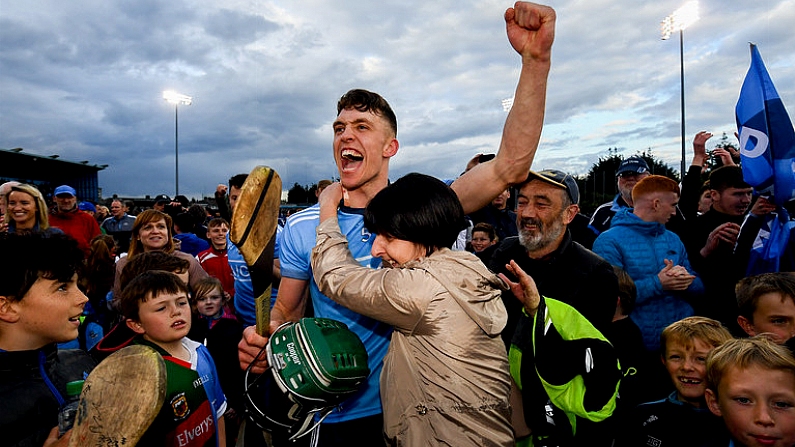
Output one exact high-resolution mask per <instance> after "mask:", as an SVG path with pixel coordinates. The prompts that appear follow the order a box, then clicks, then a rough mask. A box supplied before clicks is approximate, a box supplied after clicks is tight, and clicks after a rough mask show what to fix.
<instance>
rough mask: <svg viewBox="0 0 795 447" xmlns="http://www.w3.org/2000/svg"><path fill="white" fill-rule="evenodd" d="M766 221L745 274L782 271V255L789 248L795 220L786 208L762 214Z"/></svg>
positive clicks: (757, 237) (759, 233) (752, 247)
mask: <svg viewBox="0 0 795 447" xmlns="http://www.w3.org/2000/svg"><path fill="white" fill-rule="evenodd" d="M762 218H763V219H764V222H763V223H762V226H761V227H760V228H759V232H758V233H757V234H756V238H754V242H753V245H752V246H751V252H750V253H749V257H748V267H747V269H746V271H745V276H753V275H758V274H760V273H772V272H778V271H780V263H781V256H782V255H783V254H784V252H785V251H786V250H787V249H788V248H787V247H788V244H789V239H790V237H791V235H792V231H793V228H795V221H792V220H790V219H789V214H788V213H787V210H786V209H784V208H779V210H778V211H777V212H775V213H769V214H766V215H765V216H762Z"/></svg>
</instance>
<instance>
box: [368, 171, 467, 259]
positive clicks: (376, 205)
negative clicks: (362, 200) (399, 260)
mask: <svg viewBox="0 0 795 447" xmlns="http://www.w3.org/2000/svg"><path fill="white" fill-rule="evenodd" d="M364 225H365V227H367V229H368V230H369V231H370V232H371V233H375V234H381V235H388V236H391V237H394V238H397V239H403V240H406V241H409V242H415V243H418V244H420V245H422V246H424V247H426V249H427V253H428V254H430V253H431V252H433V251H435V250H437V249H440V248H443V247H451V246H452V245H453V243H454V242H455V241H456V238H457V237H458V233H459V232H461V230H463V229H464V228H466V226H467V225H466V220H465V218H464V209H463V207H462V206H461V202H460V201H459V200H458V196H456V195H455V192H453V190H452V189H450V187H449V186H447V185H446V184H445V183H444V182H442V181H441V180H438V179H435V178H433V177H430V176H427V175H424V174H417V173H411V174H406V175H404V176H403V177H401V178H400V179H398V180H397V181H396V182H395V183H392V184H390V185H389V186H387V187H386V188H384V189H382V190H381V191H380V192H379V193H378V194H376V195H375V197H373V199H372V200H370V203H369V204H367V208H366V209H365V211H364Z"/></svg>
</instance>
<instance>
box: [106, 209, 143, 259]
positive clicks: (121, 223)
mask: <svg viewBox="0 0 795 447" xmlns="http://www.w3.org/2000/svg"><path fill="white" fill-rule="evenodd" d="M128 210H129V208H128V207H127V205H126V204H125V203H124V202H122V201H121V199H113V202H111V203H110V216H109V217H108V218H106V219H105V220H103V221H102V225H101V227H102V229H103V230H105V233H106V234H109V235H111V236H113V239H115V240H116V245H118V246H119V250H118V252H119V253H125V252H127V251H128V250H129V249H130V238H131V237H132V228H133V225H135V216H130V215H129V214H127V211H128Z"/></svg>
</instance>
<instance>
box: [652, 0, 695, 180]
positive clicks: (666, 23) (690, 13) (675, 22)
mask: <svg viewBox="0 0 795 447" xmlns="http://www.w3.org/2000/svg"><path fill="white" fill-rule="evenodd" d="M698 18H699V16H698V2H697V1H691V2H687V3H685V4H684V5H683V6H682V7H681V8H679V9H677V10H676V11H674V13H673V14H671V15H669V16H668V17H666V18H664V19H663V21H662V26H661V31H662V40H668V39H669V38H670V37H671V34H672V33H675V32H676V31H679V67H680V94H681V99H680V103H681V105H682V164H681V171H680V175H681V176H682V178H684V176H685V46H684V33H683V31H684V30H685V28H687V27H688V26H690V25H692V24H693V23H695V22H696V21H697V20H698Z"/></svg>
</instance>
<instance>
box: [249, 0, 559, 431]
mask: <svg viewBox="0 0 795 447" xmlns="http://www.w3.org/2000/svg"><path fill="white" fill-rule="evenodd" d="M505 21H506V26H507V34H508V39H509V41H510V43H511V45H512V46H513V47H514V49H515V50H516V51H517V52H518V53H519V54H520V55H521V56H522V69H521V74H520V78H519V84H518V86H517V88H516V94H515V98H514V103H513V107H512V109H511V111H510V113H509V114H508V118H507V119H506V122H505V127H504V129H503V137H502V141H501V143H500V149H499V152H498V153H497V156H496V157H495V158H494V159H493V160H491V161H489V162H486V163H481V164H479V165H478V166H476V167H475V168H473V169H471V170H470V171H468V172H467V173H466V174H464V175H462V176H461V177H460V178H458V179H457V180H455V181H454V182H453V183H452V185H451V186H452V188H453V190H454V191H455V192H456V194H457V195H458V198H459V199H460V200H461V204H462V205H463V208H464V211H465V212H467V213H468V212H472V211H474V210H477V209H480V208H482V207H483V206H485V205H487V204H488V203H490V202H491V201H492V200H493V199H494V198H495V197H497V196H498V195H499V194H500V193H502V192H503V191H505V190H506V189H507V188H508V187H509V186H511V185H513V184H516V183H520V182H522V181H524V180H525V179H526V178H527V173H528V171H529V169H530V165H531V163H532V161H533V157H534V155H535V151H536V149H537V147H538V141H539V138H540V135H541V127H542V124H543V119H544V103H545V98H546V84H547V76H548V74H549V68H550V54H551V49H552V41H553V38H554V23H555V12H554V11H553V10H552V9H551V8H549V7H546V6H541V5H536V4H533V3H527V2H517V3H516V5H515V7H514V8H509V9H508V10H507V11H506V13H505ZM337 112H338V115H337V119H336V120H335V121H334V124H333V130H334V143H333V147H334V160H335V162H336V164H337V169H338V171H339V176H340V183H342V186H343V187H344V188H345V190H346V191H347V197H346V198H345V199H344V201H343V203H342V204H341V206H340V210H339V212H338V220H339V224H340V227H341V229H342V232H343V233H344V234H345V236H346V238H347V239H348V241H349V247H350V250H351V252H352V253H353V256H354V258H355V259H357V260H359V261H360V262H361V264H362V265H369V266H371V267H373V268H377V267H379V266H380V264H381V260H380V259H378V258H374V257H372V256H371V254H370V251H371V248H372V244H373V241H374V239H375V237H374V236H373V235H371V234H370V233H368V232H367V231H366V229H365V228H364V222H363V216H362V213H363V211H364V208H365V206H366V205H367V203H368V202H369V201H370V199H371V198H372V197H373V196H375V195H376V194H377V193H378V192H379V191H381V189H383V188H384V187H386V186H387V184H388V181H389V160H390V158H391V157H392V156H394V155H395V154H396V153H397V151H398V147H399V143H398V140H397V119H396V118H395V114H394V112H392V109H391V108H390V106H389V104H388V103H387V102H386V101H385V100H384V99H383V98H382V97H381V96H379V95H377V94H375V93H372V92H368V91H366V90H351V91H349V92H348V93H346V94H345V95H343V97H342V98H341V99H340V101H339V103H338V105H337ZM318 221H319V209H318V207H317V206H315V207H312V208H309V209H307V210H305V211H303V212H300V213H297V214H295V215H294V216H291V217H290V219H288V221H287V225H286V227H285V229H284V232H283V238H282V241H281V252H280V261H281V272H282V279H281V283H280V285H279V295H278V298H277V300H276V304H275V306H274V307H273V309H272V311H271V326H270V330H271V332H273V331H274V330H275V329H276V328H277V327H278V326H279V325H281V324H282V323H284V322H286V321H296V320H298V319H300V318H301V317H302V316H303V314H304V310H305V308H306V304H307V297H308V296H310V295H311V297H312V304H313V306H314V312H315V316H317V317H326V318H332V319H335V320H339V321H342V322H344V323H345V324H347V325H348V327H349V328H350V329H351V330H353V331H354V332H355V333H356V334H357V335H358V336H359V337H360V338H361V339H362V342H363V343H364V345H365V347H366V348H367V352H368V355H369V363H370V365H369V366H370V370H371V376H370V378H369V380H368V382H367V383H366V384H365V385H364V386H363V388H362V389H361V390H360V392H359V393H358V394H357V395H355V396H353V397H352V398H350V399H349V400H347V401H345V402H343V404H342V405H341V406H340V407H339V409H338V410H335V411H334V412H333V413H332V414H331V415H329V416H328V417H327V418H326V420H325V421H324V423H323V424H322V426H321V429H320V439H319V442H318V445H319V446H321V447H327V446H334V445H349V444H350V443H351V439H353V438H355V439H356V443H357V444H358V445H379V444H381V445H383V443H384V440H383V439H384V438H383V423H382V422H383V418H382V416H381V403H380V398H379V385H378V381H379V376H380V375H381V365H382V359H383V356H384V354H385V353H386V350H387V347H388V343H389V336H390V332H391V330H390V328H389V327H388V326H387V325H384V324H383V323H379V322H376V321H375V320H372V319H369V318H366V317H363V316H361V315H359V314H356V313H354V312H351V311H350V310H348V309H345V308H343V307H341V306H339V305H337V304H336V303H334V302H333V301H332V300H330V299H329V298H327V297H326V296H324V295H323V294H321V293H320V291H319V290H318V287H317V285H316V284H315V282H314V280H313V279H312V272H311V268H310V256H311V251H312V248H313V247H314V246H315V228H316V227H317V225H318ZM267 341H268V339H267V338H266V337H261V336H259V335H257V333H256V331H255V329H254V328H253V327H248V328H246V330H245V331H244V334H243V340H242V341H241V343H240V346H239V357H240V362H241V366H242V367H246V366H248V365H249V363H250V362H251V361H252V360H253V359H254V358H255V357H256V356H257V354H258V353H259V352H260V349H261V348H262V347H263V346H265V344H266V343H267ZM266 366H267V364H266V363H265V362H264V361H261V362H258V363H257V364H256V366H255V367H254V368H253V369H252V371H253V372H255V373H261V372H264V370H265V367H266Z"/></svg>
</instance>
